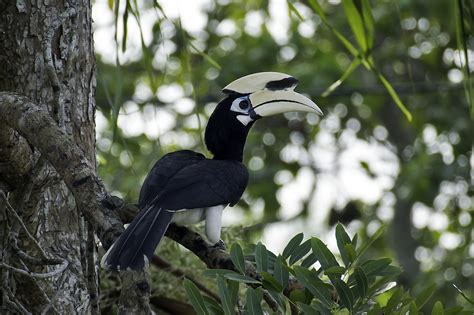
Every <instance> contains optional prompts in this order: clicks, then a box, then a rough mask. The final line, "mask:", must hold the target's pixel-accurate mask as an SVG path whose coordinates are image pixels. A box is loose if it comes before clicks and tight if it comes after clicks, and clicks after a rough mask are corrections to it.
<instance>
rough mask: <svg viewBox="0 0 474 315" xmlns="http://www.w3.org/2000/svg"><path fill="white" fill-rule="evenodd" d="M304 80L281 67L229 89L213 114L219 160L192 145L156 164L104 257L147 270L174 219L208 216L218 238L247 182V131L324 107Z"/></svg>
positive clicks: (210, 141) (210, 131) (211, 233)
mask: <svg viewBox="0 0 474 315" xmlns="http://www.w3.org/2000/svg"><path fill="white" fill-rule="evenodd" d="M297 83H298V80H297V79H295V78H294V77H292V76H290V75H287V74H283V73H277V72H262V73H255V74H251V75H248V76H245V77H242V78H240V79H238V80H236V81H234V82H232V83H230V84H229V85H227V86H226V87H225V88H224V90H223V92H224V93H225V94H226V97H225V98H224V99H223V100H222V101H220V102H219V104H218V105H217V107H216V109H215V110H214V112H213V113H212V115H211V117H210V118H209V122H208V124H207V127H206V132H205V141H206V146H207V148H208V149H209V151H210V152H211V153H212V154H213V155H214V157H213V159H206V158H205V157H204V155H202V154H200V153H196V152H193V151H189V150H183V151H177V152H173V153H169V154H167V155H165V156H164V157H163V158H161V159H160V160H159V161H158V162H156V164H155V165H154V166H153V168H152V169H151V171H150V173H149V174H148V176H147V178H146V179H145V182H144V184H143V186H142V189H141V191H140V198H139V208H140V210H141V212H140V213H139V214H138V215H137V216H136V217H135V219H134V220H133V221H132V223H131V224H130V225H129V226H128V228H127V229H126V230H125V232H124V233H123V234H122V235H121V236H120V237H119V239H118V240H117V241H116V242H115V243H114V245H113V246H112V247H111V248H110V249H109V251H108V252H107V254H106V255H104V257H103V259H102V265H103V266H104V267H105V268H107V269H111V270H126V269H128V268H130V269H133V270H139V269H143V268H144V266H145V265H147V263H146V261H147V260H148V259H150V257H151V256H152V255H153V252H154V250H155V248H156V247H157V246H158V243H159V242H160V240H161V238H162V237H163V235H164V234H165V232H166V229H167V228H168V225H169V224H170V223H171V222H175V223H177V224H180V225H183V224H193V223H197V222H200V221H202V220H205V221H206V228H205V229H206V236H207V238H208V240H209V241H210V242H212V243H213V244H214V243H217V242H218V241H219V239H220V234H221V216H222V211H223V210H224V208H225V207H226V206H227V205H230V206H233V205H234V204H236V203H237V201H239V199H240V197H241V196H242V193H243V192H244V190H245V187H246V186H247V181H248V176H249V175H248V172H247V169H246V167H245V166H244V165H243V164H242V154H243V150H244V145H245V140H246V138H247V134H248V132H249V130H250V128H251V127H252V125H253V124H254V123H255V121H256V120H257V119H259V118H261V117H265V116H270V115H274V114H279V113H284V112H289V111H304V112H316V113H318V114H322V112H321V110H320V109H319V107H318V106H317V105H316V104H315V103H313V102H312V101H311V100H310V99H308V98H306V97H305V96H303V95H301V94H298V93H296V92H295V91H294V88H295V86H296V85H297Z"/></svg>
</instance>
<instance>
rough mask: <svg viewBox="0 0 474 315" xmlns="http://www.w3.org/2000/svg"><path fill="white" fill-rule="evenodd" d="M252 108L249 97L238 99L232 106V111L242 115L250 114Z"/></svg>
mask: <svg viewBox="0 0 474 315" xmlns="http://www.w3.org/2000/svg"><path fill="white" fill-rule="evenodd" d="M250 108H251V104H250V99H249V98H248V96H242V97H239V98H236V99H235V100H234V101H233V102H232V105H231V106H230V110H231V111H233V112H236V113H242V114H248V112H249V109H250Z"/></svg>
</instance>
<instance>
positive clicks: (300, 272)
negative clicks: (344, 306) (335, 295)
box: [294, 266, 333, 308]
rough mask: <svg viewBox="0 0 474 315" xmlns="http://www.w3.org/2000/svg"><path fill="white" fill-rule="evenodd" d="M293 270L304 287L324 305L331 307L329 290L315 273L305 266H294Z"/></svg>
mask: <svg viewBox="0 0 474 315" xmlns="http://www.w3.org/2000/svg"><path fill="white" fill-rule="evenodd" d="M294 270H295V273H296V277H297V278H298V280H299V281H300V282H301V283H302V284H303V285H304V287H305V288H306V289H308V290H309V291H310V292H311V294H313V296H314V297H315V298H317V299H318V300H319V301H321V303H322V304H323V305H324V306H325V307H327V308H331V306H332V304H333V302H332V300H331V292H330V289H329V288H328V285H327V284H325V283H324V282H323V281H322V280H321V279H319V278H318V277H317V276H316V274H315V273H313V272H311V271H309V270H307V269H305V268H302V267H298V266H295V267H294Z"/></svg>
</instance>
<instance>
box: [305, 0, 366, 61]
mask: <svg viewBox="0 0 474 315" xmlns="http://www.w3.org/2000/svg"><path fill="white" fill-rule="evenodd" d="M309 4H310V6H311V7H312V8H313V10H314V11H315V12H316V14H317V15H319V17H320V18H321V21H323V23H324V24H325V25H326V26H327V27H328V28H329V29H330V30H331V32H332V33H333V34H334V35H335V36H336V37H337V39H339V41H340V42H341V43H342V44H343V45H344V47H346V49H347V50H348V51H349V52H350V53H351V54H352V55H353V56H354V57H358V55H359V51H358V50H357V49H356V48H355V47H354V46H353V45H352V44H351V42H350V41H349V40H347V38H345V37H344V35H342V34H341V33H340V32H339V31H338V30H336V29H335V28H334V27H332V25H331V24H329V21H328V19H327V17H326V14H325V13H324V11H323V9H322V8H321V6H320V5H319V3H318V1H317V0H309Z"/></svg>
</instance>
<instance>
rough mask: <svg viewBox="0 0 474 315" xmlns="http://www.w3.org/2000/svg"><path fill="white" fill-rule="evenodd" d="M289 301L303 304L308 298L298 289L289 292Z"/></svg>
mask: <svg viewBox="0 0 474 315" xmlns="http://www.w3.org/2000/svg"><path fill="white" fill-rule="evenodd" d="M290 300H292V301H293V302H301V303H304V302H306V300H308V298H307V296H306V294H305V292H304V291H302V290H299V289H294V290H291V291H290Z"/></svg>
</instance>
